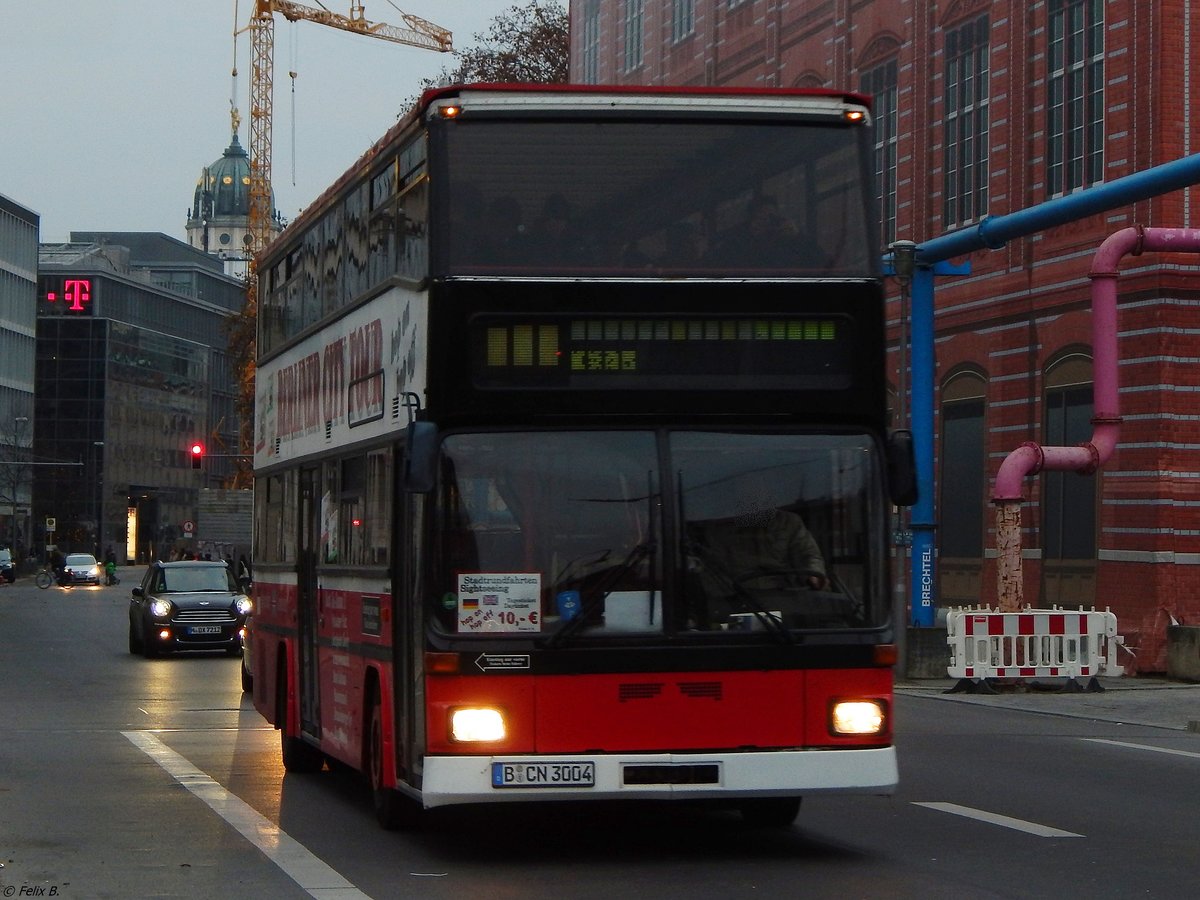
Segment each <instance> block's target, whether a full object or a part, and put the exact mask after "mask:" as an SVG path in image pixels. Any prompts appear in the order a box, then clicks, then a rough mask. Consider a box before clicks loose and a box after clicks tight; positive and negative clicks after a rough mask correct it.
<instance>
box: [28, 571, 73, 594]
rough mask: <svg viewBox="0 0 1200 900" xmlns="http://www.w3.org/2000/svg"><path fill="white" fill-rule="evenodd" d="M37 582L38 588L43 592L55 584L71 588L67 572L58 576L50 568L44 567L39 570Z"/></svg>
mask: <svg viewBox="0 0 1200 900" xmlns="http://www.w3.org/2000/svg"><path fill="white" fill-rule="evenodd" d="M36 580H37V586H38V587H40V588H41V589H42V590H43V591H44V590H45V589H46V588H48V587H50V585H52V584H54V583H55V582H57V583H58V586H59V587H70V586H71V576H70V575H68V574H67V573H66V572H63V573H62V574H56V573H55V572H54V570H53V569H51V568H50V567H49V566H43V567H42V568H41V569H38V573H37V579H36Z"/></svg>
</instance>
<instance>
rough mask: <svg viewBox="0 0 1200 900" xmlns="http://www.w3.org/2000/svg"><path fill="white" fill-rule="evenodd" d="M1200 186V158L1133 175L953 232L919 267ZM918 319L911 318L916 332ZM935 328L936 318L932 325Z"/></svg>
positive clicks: (929, 247) (921, 257)
mask: <svg viewBox="0 0 1200 900" xmlns="http://www.w3.org/2000/svg"><path fill="white" fill-rule="evenodd" d="M1197 183H1200V154H1197V155H1194V156H1186V157H1184V158H1183V159H1177V160H1175V161H1174V162H1169V163H1164V164H1163V165H1161V166H1155V167H1154V168H1153V169H1146V170H1145V171H1144V172H1135V173H1134V174H1133V175H1126V176H1125V177H1124V178H1118V179H1117V180H1116V181H1110V182H1108V183H1107V184H1099V185H1096V186H1095V187H1091V188H1087V189H1086V190H1082V191H1077V192H1076V193H1074V194H1068V195H1067V196H1065V197H1056V198H1055V199H1053V200H1047V201H1046V202H1045V203H1039V204H1038V205H1037V206H1031V207H1029V208H1028V209H1022V210H1018V211H1017V212H1015V213H1009V214H1008V215H1005V216H988V217H987V218H985V219H984V220H983V221H982V222H980V223H979V224H978V225H974V226H972V227H971V228H964V229H962V230H961V231H952V232H951V233H950V234H944V235H942V236H941V237H936V238H933V239H932V240H929V241H925V243H923V244H918V245H917V264H918V265H931V264H933V263H935V262H940V261H941V260H943V259H953V258H954V257H956V256H962V255H963V254H964V253H970V252H972V251H973V250H983V249H985V248H987V249H991V250H999V249H1000V248H1001V247H1003V246H1004V245H1005V244H1006V243H1008V242H1009V241H1010V240H1012V239H1013V238H1015V237H1022V236H1024V235H1027V234H1033V233H1034V232H1036V231H1044V230H1045V229H1047V228H1050V227H1052V226H1054V225H1062V224H1063V223H1065V222H1073V221H1075V220H1076V219H1082V218H1084V217H1085V216H1090V215H1092V214H1093V213H1098V212H1104V211H1105V210H1109V209H1114V208H1116V207H1118V206H1124V205H1125V204H1126V203H1133V202H1135V201H1137V200H1145V199H1147V198H1148V197H1156V196H1158V195H1159V194H1166V193H1169V192H1171V191H1174V190H1178V189H1179V188H1185V187H1189V186H1191V185H1194V184H1197ZM918 324H920V320H919V319H917V318H916V316H915V315H914V316H913V327H914V329H915V328H916V327H917V326H918ZM930 324H931V325H932V320H931V322H930Z"/></svg>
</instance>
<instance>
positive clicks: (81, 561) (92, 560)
mask: <svg viewBox="0 0 1200 900" xmlns="http://www.w3.org/2000/svg"><path fill="white" fill-rule="evenodd" d="M67 565H68V566H80V567H82V566H94V565H96V557H94V556H90V555H89V554H87V553H72V554H71V555H70V556H68V557H67Z"/></svg>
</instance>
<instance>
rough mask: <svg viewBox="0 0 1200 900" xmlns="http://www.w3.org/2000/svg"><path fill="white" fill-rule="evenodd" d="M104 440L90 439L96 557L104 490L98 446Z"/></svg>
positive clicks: (98, 555) (99, 544) (99, 550)
mask: <svg viewBox="0 0 1200 900" xmlns="http://www.w3.org/2000/svg"><path fill="white" fill-rule="evenodd" d="M103 446H104V441H92V477H93V478H95V479H96V557H97V558H99V557H100V553H101V549H100V548H101V547H102V546H103V544H102V543H101V525H100V523H101V521H102V520H103V518H104V492H103V490H102V489H101V487H100V483H101V482H100V448H102V447H103Z"/></svg>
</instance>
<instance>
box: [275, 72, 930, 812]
mask: <svg viewBox="0 0 1200 900" xmlns="http://www.w3.org/2000/svg"><path fill="white" fill-rule="evenodd" d="M869 126H870V114H869V109H868V106H867V104H866V102H865V100H864V99H863V98H862V97H859V96H856V95H851V94H842V93H836V92H830V91H801V90H737V89H665V88H659V89H650V88H605V87H565V86H512V85H492V84H488V85H470V86H458V87H451V88H445V89H439V90H435V91H431V92H429V93H427V94H426V95H425V96H424V97H423V98H422V99H421V101H420V103H419V104H418V105H417V107H416V108H415V110H414V111H413V112H412V114H410V115H409V116H408V117H407V118H406V119H404V120H403V121H402V122H400V123H399V124H397V125H396V126H395V127H394V128H393V129H392V130H391V131H389V132H388V133H387V135H385V137H384V138H383V139H382V140H381V141H379V142H378V143H377V144H376V145H375V146H374V147H373V148H372V149H371V150H370V151H369V152H368V153H367V154H366V155H365V156H364V157H363V158H362V159H360V160H359V161H358V162H357V163H356V164H355V166H354V167H353V168H352V169H350V170H349V171H348V172H347V173H346V175H345V176H343V177H342V178H341V179H340V180H339V181H338V182H337V183H336V184H334V185H333V186H332V187H331V188H330V189H329V190H328V191H327V192H326V193H325V194H324V195H323V196H322V197H321V198H320V199H319V200H318V201H317V202H316V203H315V204H314V205H313V206H312V207H311V208H309V209H308V210H306V211H305V212H304V213H303V214H302V215H301V216H300V217H299V218H298V219H297V220H296V221H295V222H294V223H293V224H292V225H291V226H290V227H289V228H288V229H287V230H286V231H285V232H284V234H283V235H282V236H281V237H280V238H279V239H278V240H277V241H276V242H274V243H273V244H272V245H271V246H270V247H269V248H268V249H267V251H266V253H265V254H264V255H263V257H262V258H261V260H260V264H259V272H260V297H259V344H258V346H259V360H258V373H257V378H258V380H257V415H256V446H255V469H256V483H255V505H256V522H255V601H256V612H255V617H254V623H253V629H252V642H253V646H252V653H251V659H252V665H253V696H254V703H255V706H256V707H257V708H258V709H259V710H260V711H261V712H262V714H263V715H264V716H265V717H266V718H267V719H268V720H269V721H270V722H272V723H274V724H275V726H276V727H277V728H278V729H279V730H280V734H281V738H282V751H283V762H284V766H285V768H286V769H287V770H288V771H311V770H319V769H320V768H321V767H322V766H323V764H324V762H325V761H326V760H335V761H337V762H339V763H342V764H345V765H348V766H351V767H354V768H357V769H360V770H361V771H362V772H364V773H365V774H366V775H367V776H368V778H369V779H370V783H371V787H372V794H373V796H374V801H375V809H376V812H377V814H378V816H379V818H380V820H381V822H383V823H384V824H385V825H387V826H392V827H394V826H398V825H401V824H404V823H406V822H412V821H414V820H415V819H416V817H417V814H418V811H419V810H420V809H421V808H422V807H425V808H429V807H437V806H444V805H449V804H477V803H493V802H511V801H542V800H583V799H593V798H594V799H607V800H612V799H621V798H628V799H647V798H650V799H656V798H658V799H662V798H669V799H673V800H703V801H706V802H711V801H727V802H729V803H731V804H734V805H737V806H738V807H740V808H741V809H742V811H743V813H744V814H745V815H746V817H747V818H749V819H751V820H753V821H756V822H761V823H787V822H790V821H792V820H793V819H794V818H795V816H796V814H797V811H798V809H799V805H800V798H801V797H802V796H804V795H805V794H811V793H816V792H830V791H842V792H858V793H876V794H886V793H889V792H891V791H892V789H893V787H894V785H895V783H896V778H897V765H896V755H895V750H894V748H893V744H892V664H893V662H894V657H895V643H894V642H895V628H896V623H895V622H894V621H893V618H892V614H891V601H890V579H889V577H888V559H889V551H888V536H889V535H888V522H889V514H890V505H889V499H890V500H891V501H892V502H906V501H907V500H909V499H911V498H909V497H908V496H907V495H908V494H909V493H910V492H911V485H912V477H913V476H912V469H911V444H910V442H908V441H906V440H905V439H904V436H903V435H899V436H897V435H889V434H888V432H887V430H886V382H885V372H884V347H885V335H884V310H883V291H882V286H881V277H880V263H879V260H880V247H879V244H878V241H877V238H876V216H875V212H874V208H873V196H874V192H873V190H872V176H871V165H870V161H871V131H870V127H869ZM889 492H890V496H889Z"/></svg>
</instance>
